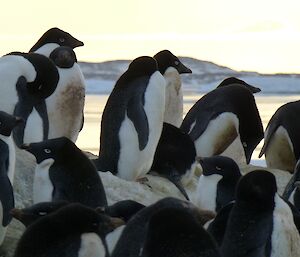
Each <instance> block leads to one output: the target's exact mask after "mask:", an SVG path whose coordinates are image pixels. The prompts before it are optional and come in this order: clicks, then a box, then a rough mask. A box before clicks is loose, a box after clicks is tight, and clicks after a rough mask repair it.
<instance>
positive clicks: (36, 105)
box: [0, 52, 59, 145]
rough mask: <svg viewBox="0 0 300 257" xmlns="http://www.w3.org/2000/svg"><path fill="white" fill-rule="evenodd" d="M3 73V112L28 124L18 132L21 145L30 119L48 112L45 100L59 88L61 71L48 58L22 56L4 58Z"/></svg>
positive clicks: (0, 107)
mask: <svg viewBox="0 0 300 257" xmlns="http://www.w3.org/2000/svg"><path fill="white" fill-rule="evenodd" d="M0 70H1V72H0V77H1V79H2V84H1V89H0V91H1V94H0V95H1V96H0V99H1V101H0V110H2V111H5V112H7V113H9V114H14V115H15V116H19V117H21V118H22V119H23V120H24V124H23V125H22V126H19V127H18V128H17V129H16V130H15V131H14V140H15V142H16V144H17V145H21V144H22V143H23V141H24V129H25V126H26V123H27V119H28V117H29V116H30V114H31V113H32V112H36V113H37V116H39V114H40V113H43V112H44V110H45V106H44V105H43V104H42V103H43V100H44V99H45V98H47V97H48V96H49V95H51V94H52V93H53V92H54V90H55V88H56V87H57V83H58V79H59V75H58V71H57V69H56V67H55V65H54V63H53V62H52V61H51V60H49V59H48V58H46V57H45V56H42V55H40V54H35V53H29V54H27V53H20V52H13V53H11V54H9V55H5V56H3V57H1V58H0ZM41 138H42V139H43V136H42V135H41Z"/></svg>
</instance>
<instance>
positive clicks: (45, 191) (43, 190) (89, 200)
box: [22, 137, 107, 208]
mask: <svg viewBox="0 0 300 257" xmlns="http://www.w3.org/2000/svg"><path fill="white" fill-rule="evenodd" d="M22 148H23V149H25V150H26V151H28V152H30V153H31V154H33V155H34V156H35V158H36V160H37V166H36V169H35V175H34V182H33V202H34V203H38V202H45V201H59V200H64V201H69V202H79V203H82V204H84V205H87V206H90V207H93V208H96V207H98V206H106V205H107V199H106V195H105V191H104V188H103V184H102V181H101V178H100V176H99V175H98V173H97V171H96V168H95V166H94V165H93V163H92V162H91V161H90V160H89V159H88V157H87V156H86V155H85V154H84V153H83V152H82V151H81V150H80V149H79V148H78V147H77V146H76V145H75V144H74V143H73V142H72V141H71V140H70V139H68V138H66V137H60V138H55V139H49V140H45V141H43V142H39V143H31V144H24V145H23V146H22Z"/></svg>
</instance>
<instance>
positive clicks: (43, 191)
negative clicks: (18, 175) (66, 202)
mask: <svg viewBox="0 0 300 257" xmlns="http://www.w3.org/2000/svg"><path fill="white" fill-rule="evenodd" d="M53 163H54V160H53V159H47V160H44V161H42V162H41V163H40V164H37V166H36V168H35V172H34V179H33V203H34V204H35V203H40V202H50V201H52V193H53V189H54V188H53V184H52V182H51V180H50V177H49V169H50V167H51V165H52V164H53Z"/></svg>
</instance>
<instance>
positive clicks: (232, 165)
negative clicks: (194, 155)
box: [198, 156, 242, 184]
mask: <svg viewBox="0 0 300 257" xmlns="http://www.w3.org/2000/svg"><path fill="white" fill-rule="evenodd" d="M198 160H199V163H200V165H201V168H202V174H203V175H204V176H210V175H214V174H217V175H221V176H222V177H223V179H224V180H226V181H231V182H232V183H234V184H236V183H237V181H238V180H239V179H240V177H241V176H242V175H241V172H240V168H239V166H238V165H237V164H236V162H235V161H234V160H233V159H231V158H229V157H226V156H212V157H205V158H198Z"/></svg>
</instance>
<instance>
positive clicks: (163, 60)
mask: <svg viewBox="0 0 300 257" xmlns="http://www.w3.org/2000/svg"><path fill="white" fill-rule="evenodd" d="M154 58H155V60H156V61H157V63H158V69H159V71H160V73H161V74H164V73H165V72H166V70H167V69H168V68H169V67H173V68H175V69H176V70H177V71H178V73H179V74H183V73H192V70H191V69H189V68H188V67H186V66H185V65H184V64H183V63H182V62H181V61H180V60H179V59H178V57H176V56H175V55H173V54H172V53H171V52H170V51H169V50H162V51H160V52H158V53H157V54H156V55H154Z"/></svg>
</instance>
